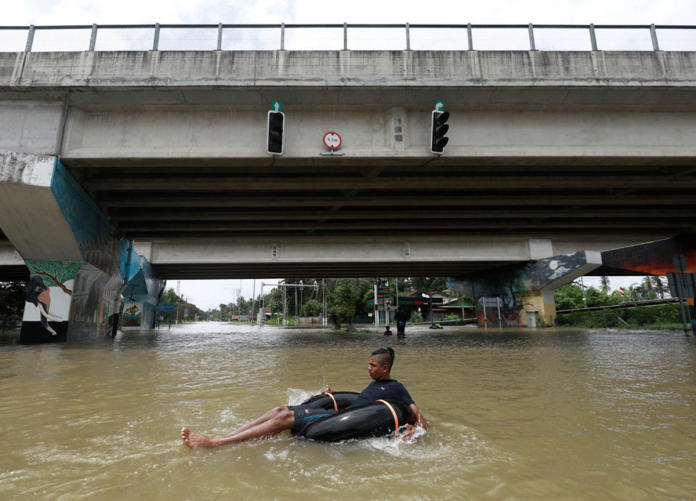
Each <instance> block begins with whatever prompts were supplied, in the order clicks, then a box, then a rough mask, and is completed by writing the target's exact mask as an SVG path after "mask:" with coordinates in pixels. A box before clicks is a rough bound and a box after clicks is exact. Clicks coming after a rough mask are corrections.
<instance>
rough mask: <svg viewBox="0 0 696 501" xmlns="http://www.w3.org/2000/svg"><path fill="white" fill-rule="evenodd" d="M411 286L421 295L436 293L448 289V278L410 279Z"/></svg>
mask: <svg viewBox="0 0 696 501" xmlns="http://www.w3.org/2000/svg"><path fill="white" fill-rule="evenodd" d="M410 285H411V287H413V289H415V290H416V291H418V292H420V293H421V294H429V293H431V292H434V291H443V290H445V289H447V278H443V277H436V278H427V277H415V278H411V279H410Z"/></svg>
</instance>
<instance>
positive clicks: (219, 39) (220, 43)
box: [217, 23, 256, 285]
mask: <svg viewBox="0 0 696 501" xmlns="http://www.w3.org/2000/svg"><path fill="white" fill-rule="evenodd" d="M217 50H222V23H219V24H218V43H217ZM254 285H256V284H254Z"/></svg>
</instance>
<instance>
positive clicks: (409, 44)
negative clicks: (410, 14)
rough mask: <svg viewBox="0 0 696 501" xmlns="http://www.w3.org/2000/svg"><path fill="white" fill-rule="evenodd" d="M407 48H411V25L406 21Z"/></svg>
mask: <svg viewBox="0 0 696 501" xmlns="http://www.w3.org/2000/svg"><path fill="white" fill-rule="evenodd" d="M406 50H411V27H410V26H409V25H408V23H406Z"/></svg>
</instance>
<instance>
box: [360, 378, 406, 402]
mask: <svg viewBox="0 0 696 501" xmlns="http://www.w3.org/2000/svg"><path fill="white" fill-rule="evenodd" d="M380 398H381V399H384V400H388V399H392V400H398V401H400V402H403V403H404V404H406V405H411V404H412V403H414V402H413V399H412V398H411V395H409V393H408V390H407V389H406V387H405V386H404V385H403V384H401V383H399V382H398V381H397V380H396V379H382V380H379V381H373V382H372V383H370V385H369V386H368V387H367V388H365V389H364V390H363V391H362V392H360V395H358V397H357V398H356V399H355V400H353V403H352V404H351V405H350V407H356V406H358V405H365V404H371V403H372V402H374V401H375V400H379V399H380Z"/></svg>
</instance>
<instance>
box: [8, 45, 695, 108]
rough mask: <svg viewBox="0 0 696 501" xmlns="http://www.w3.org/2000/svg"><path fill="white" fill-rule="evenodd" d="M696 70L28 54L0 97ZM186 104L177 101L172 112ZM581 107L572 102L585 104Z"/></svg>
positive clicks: (521, 80) (551, 58)
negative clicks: (13, 92) (10, 92)
mask: <svg viewBox="0 0 696 501" xmlns="http://www.w3.org/2000/svg"><path fill="white" fill-rule="evenodd" d="M695 70H696V56H695V55H694V53H693V52H622V51H609V52H602V51H598V52H589V51H587V52H551V51H548V52H547V51H544V52H530V51H484V52H480V51H246V52H245V51H186V52H167V51H156V52H153V51H147V52H40V53H39V52H32V53H0V89H2V88H9V89H21V88H27V89H30V90H36V89H46V90H55V89H60V88H67V87H72V88H95V89H102V90H109V89H126V88H158V87H168V88H173V87H187V88H191V89H192V91H193V92H194V93H196V92H197V89H201V88H205V89H210V88H212V89H214V88H229V87H243V88H246V89H248V88H250V87H251V88H254V87H257V88H258V87H265V86H270V87H275V86H282V87H293V86H301V87H314V88H323V87H339V88H344V87H369V86H374V87H431V88H438V89H440V88H447V87H454V88H461V87H489V88H493V87H503V88H504V87H518V86H523V87H526V86H535V87H537V86H542V87H546V88H554V87H559V88H563V87H571V88H572V87H602V86H623V87H626V86H632V87H637V88H650V87H658V88H659V87H664V86H665V84H666V83H668V82H669V84H670V85H671V86H672V87H693V85H694V79H695V76H694V75H695V74H696V71H695ZM638 94H640V93H638ZM198 95H200V94H198ZM341 95H342V93H340V92H337V91H336V92H333V93H330V94H328V95H326V96H325V97H324V98H323V102H324V103H326V104H329V101H328V100H327V98H333V103H331V104H340V99H341ZM545 95H546V96H547V97H546V98H545V102H546V103H547V104H552V103H554V102H555V103H566V102H567V100H568V97H569V94H568V92H567V91H566V92H564V91H562V90H560V89H559V92H557V93H546V94H545ZM187 97H189V95H186V94H182V95H180V97H179V98H178V99H179V103H182V102H186V98H187ZM214 97H215V96H214V94H213V95H208V97H207V98H204V99H211V98H214ZM649 97H650V96H649V94H648V95H643V96H639V95H634V97H633V102H632V103H631V104H637V103H639V102H641V99H647V101H643V102H650V101H651V99H650V98H649ZM581 98H582V94H580V95H578V96H577V97H573V98H571V102H576V103H578V102H580V103H582V104H584V103H585V100H584V99H581ZM521 99H523V97H522V96H519V97H518V99H517V102H519V101H520V100H521ZM578 99H579V100H578ZM486 102H489V101H486ZM160 104H162V103H160Z"/></svg>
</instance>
